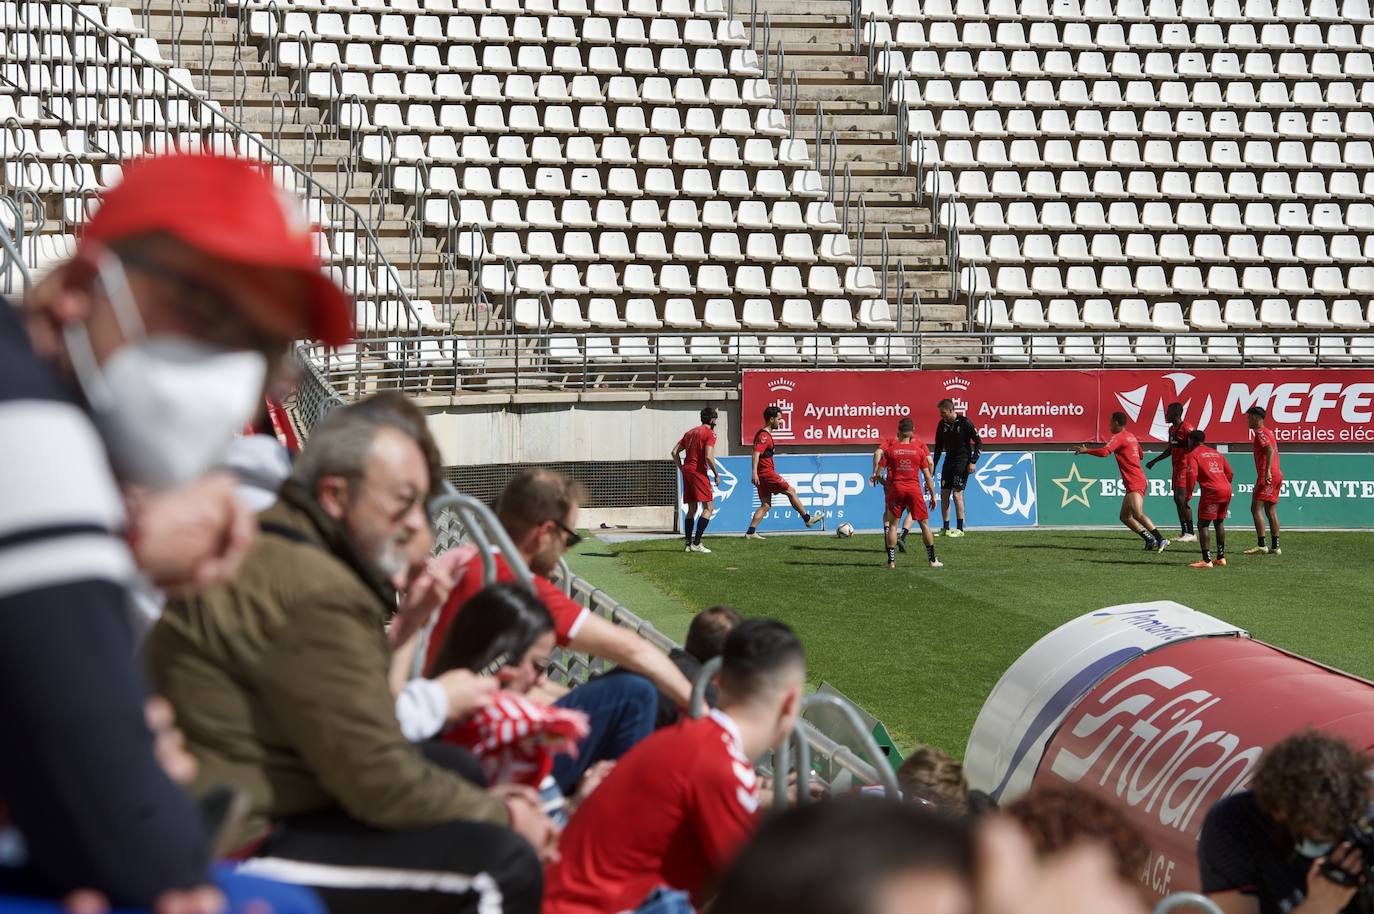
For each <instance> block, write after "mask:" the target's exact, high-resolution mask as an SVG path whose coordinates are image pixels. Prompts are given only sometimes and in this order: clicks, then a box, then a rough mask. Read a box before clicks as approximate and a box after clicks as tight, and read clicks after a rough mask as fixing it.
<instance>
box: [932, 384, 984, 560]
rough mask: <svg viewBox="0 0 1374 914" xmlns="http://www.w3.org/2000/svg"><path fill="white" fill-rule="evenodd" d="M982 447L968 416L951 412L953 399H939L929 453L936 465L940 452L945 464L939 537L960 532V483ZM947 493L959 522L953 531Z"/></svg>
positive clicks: (966, 476)
mask: <svg viewBox="0 0 1374 914" xmlns="http://www.w3.org/2000/svg"><path fill="white" fill-rule="evenodd" d="M982 447H983V442H982V440H980V439H979V437H978V430H977V429H976V428H974V427H973V423H972V422H970V421H969V419H968V417H967V416H961V415H959V414H958V413H956V412H955V411H954V401H953V400H949V399H945V400H941V401H940V424H939V426H937V427H936V429H935V448H934V450H933V451H932V452H931V455H930V456H931V460H932V461H933V462H934V463H935V465H936V466H939V463H940V454H941V453H943V454H944V455H945V465H944V468H943V469H942V470H941V471H940V516H941V518H942V519H943V520H944V526H943V528H942V529H941V531H940V534H941V535H942V536H963V535H964V485H965V483H967V482H968V474H969V473H972V472H973V467H974V465H975V464H976V463H977V462H978V455H979V453H980V452H981V451H982ZM951 492H952V493H954V513H955V516H956V517H957V519H958V524H959V526H958V528H957V529H955V530H950V529H949V496H950V493H951Z"/></svg>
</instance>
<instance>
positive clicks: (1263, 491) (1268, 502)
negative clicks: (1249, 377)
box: [1245, 406, 1283, 555]
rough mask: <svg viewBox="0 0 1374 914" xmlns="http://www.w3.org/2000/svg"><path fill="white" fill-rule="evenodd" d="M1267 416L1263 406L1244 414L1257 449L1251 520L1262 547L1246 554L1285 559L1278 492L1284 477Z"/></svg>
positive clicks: (1253, 407) (1276, 442)
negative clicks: (1266, 534)
mask: <svg viewBox="0 0 1374 914" xmlns="http://www.w3.org/2000/svg"><path fill="white" fill-rule="evenodd" d="M1267 416H1268V413H1266V412H1265V410H1264V407H1263V406H1252V407H1250V408H1249V409H1247V410H1246V411H1245V419H1246V421H1247V422H1248V423H1249V425H1250V443H1251V445H1253V446H1254V448H1255V492H1254V494H1253V495H1251V496H1250V516H1251V517H1253V518H1254V519H1255V536H1256V537H1258V538H1259V544H1258V545H1257V546H1254V547H1252V548H1250V549H1246V550H1245V554H1246V555H1283V551H1282V550H1281V549H1279V490H1280V489H1282V488H1283V473H1281V472H1280V471H1279V440H1278V439H1277V438H1275V437H1274V432H1273V430H1272V429H1268V428H1265V427H1264V420H1265V418H1266V417H1267ZM1261 506H1262V507H1261ZM1265 515H1268V517H1269V544H1268V545H1267V546H1266V545H1265V543H1264V518H1265Z"/></svg>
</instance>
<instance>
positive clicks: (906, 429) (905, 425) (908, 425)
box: [897, 416, 916, 435]
mask: <svg viewBox="0 0 1374 914" xmlns="http://www.w3.org/2000/svg"><path fill="white" fill-rule="evenodd" d="M915 428H916V423H915V422H912V421H911V417H910V416H907V417H906V418H905V419H903V420H902V421H900V422H898V423H897V434H899V435H909V434H911V432H912V430H913V429H915Z"/></svg>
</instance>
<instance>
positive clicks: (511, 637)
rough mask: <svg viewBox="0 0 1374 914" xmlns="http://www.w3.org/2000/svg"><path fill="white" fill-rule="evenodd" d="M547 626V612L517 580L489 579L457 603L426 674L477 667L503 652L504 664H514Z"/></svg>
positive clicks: (549, 628)
mask: <svg viewBox="0 0 1374 914" xmlns="http://www.w3.org/2000/svg"><path fill="white" fill-rule="evenodd" d="M551 631H553V617H552V616H550V615H549V611H548V609H547V608H546V607H545V606H544V604H543V602H541V601H540V599H539V598H538V597H536V596H535V595H534V594H532V593H530V592H529V591H528V590H526V589H525V588H524V587H521V586H519V585H517V584H492V585H491V586H490V587H485V588H483V589H482V590H479V591H478V592H477V593H475V594H473V596H472V597H471V598H470V599H469V600H468V601H467V602H466V603H464V604H463V607H462V610H461V611H460V612H459V613H458V615H457V616H456V617H455V618H454V620H453V624H452V625H450V626H449V629H448V634H447V635H445V637H444V643H443V644H442V645H440V646H439V653H438V654H436V655H435V657H434V663H432V664H431V665H430V669H429V670H428V673H429V675H431V676H437V675H439V674H440V673H447V672H448V671H449V670H472V671H473V672H477V671H479V670H482V669H484V668H486V667H487V666H488V665H490V664H491V663H492V662H494V661H495V660H497V659H498V658H500V657H502V656H503V655H504V656H505V657H506V662H507V663H519V662H520V659H521V658H522V657H524V656H525V652H526V651H528V650H529V649H530V646H531V645H532V644H534V642H535V641H537V640H538V639H539V637H540V636H541V635H543V634H545V633H547V632H551Z"/></svg>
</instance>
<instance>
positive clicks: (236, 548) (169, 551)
mask: <svg viewBox="0 0 1374 914" xmlns="http://www.w3.org/2000/svg"><path fill="white" fill-rule="evenodd" d="M235 485H236V480H235V479H234V477H233V475H231V474H229V473H224V472H214V473H209V474H207V475H205V476H202V477H201V478H200V479H197V480H195V481H193V482H189V483H187V484H186V485H184V486H178V487H177V488H174V489H167V490H165V491H162V492H145V493H140V494H137V495H133V496H131V497H130V498H129V513H130V517H131V520H132V525H133V530H134V531H135V535H134V536H133V537H132V546H133V552H134V560H135V561H136V562H137V563H138V567H139V568H140V569H142V570H143V572H144V574H146V575H147V576H148V578H149V580H151V581H152V582H153V583H154V584H155V585H157V586H158V587H160V588H163V589H164V590H175V589H191V590H204V589H205V588H207V587H213V586H214V585H216V584H220V583H223V582H224V581H227V580H229V579H230V578H232V577H233V576H234V574H235V572H237V571H238V569H239V565H241V564H242V563H243V560H244V557H245V556H247V555H248V550H249V549H250V548H252V546H253V542H254V540H255V539H256V538H257V533H258V521H257V517H256V516H255V515H254V514H253V512H252V511H250V510H248V508H247V507H246V506H245V505H244V504H243V503H242V502H240V501H239V500H238V498H237V497H236V496H235V495H234V486H235Z"/></svg>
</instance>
